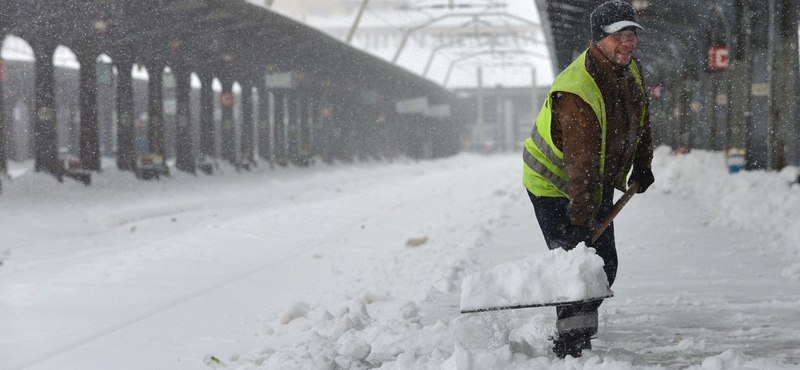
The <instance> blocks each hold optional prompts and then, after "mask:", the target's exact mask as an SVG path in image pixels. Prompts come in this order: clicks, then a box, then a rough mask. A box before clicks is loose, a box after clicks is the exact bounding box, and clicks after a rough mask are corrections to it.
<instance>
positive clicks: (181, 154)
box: [173, 68, 196, 174]
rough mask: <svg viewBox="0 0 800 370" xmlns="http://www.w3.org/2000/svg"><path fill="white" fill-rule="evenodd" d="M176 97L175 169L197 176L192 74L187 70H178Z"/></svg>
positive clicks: (176, 70) (176, 74)
mask: <svg viewBox="0 0 800 370" xmlns="http://www.w3.org/2000/svg"><path fill="white" fill-rule="evenodd" d="M173 72H174V74H175V83H176V87H175V96H176V101H177V102H176V103H177V126H178V127H177V132H176V140H175V144H176V147H177V155H176V162H175V167H177V168H178V169H179V170H181V171H184V172H189V173H191V174H196V163H195V158H194V151H193V148H192V127H191V122H192V120H191V109H190V108H189V103H190V100H189V93H190V91H191V88H192V87H191V72H190V71H189V70H188V69H185V68H176V69H175V70H174V71H173Z"/></svg>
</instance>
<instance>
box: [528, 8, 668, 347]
mask: <svg viewBox="0 0 800 370" xmlns="http://www.w3.org/2000/svg"><path fill="white" fill-rule="evenodd" d="M590 20H591V28H592V42H591V45H590V47H589V49H587V50H586V51H585V52H584V53H583V54H581V55H580V56H579V57H578V58H577V59H576V60H575V61H574V62H573V63H572V64H571V65H570V66H569V67H567V68H566V69H565V70H564V71H563V72H561V73H560V74H559V75H558V76H557V77H556V79H555V81H554V82H553V85H552V87H551V88H550V92H549V93H548V96H547V99H546V100H545V103H544V107H543V108H542V110H541V112H540V113H539V117H538V118H537V120H536V124H535V126H534V128H533V132H532V133H531V137H530V138H528V139H527V140H526V141H525V149H524V150H523V159H524V162H525V165H524V166H523V183H524V184H525V187H526V188H527V189H528V195H529V196H530V199H531V202H532V203H533V208H534V211H535V213H536V218H537V220H538V222H539V225H540V227H541V229H542V234H543V235H544V238H545V241H546V243H547V246H548V248H550V249H555V248H563V249H566V250H570V249H572V248H574V247H575V246H576V245H577V244H579V243H580V242H584V243H585V244H586V246H588V247H592V248H595V249H596V250H597V254H598V255H599V256H600V257H602V258H603V261H604V262H605V266H604V270H605V273H606V275H607V277H608V284H609V286H611V284H613V283H614V278H615V276H616V272H617V252H616V246H615V242H614V226H613V224H612V225H610V226H609V227H608V228H607V229H606V230H605V231H604V232H603V234H601V235H600V237H599V238H598V240H597V241H596V242H594V243H592V241H591V235H592V230H593V228H594V227H595V226H596V225H597V224H598V223H599V222H600V221H601V220H602V219H603V218H604V217H605V216H606V215H607V214H608V212H609V210H610V208H611V206H612V205H613V201H614V188H617V189H620V190H625V185H626V182H625V180H626V177H627V175H628V172H629V171H630V169H631V167H632V168H633V171H632V172H631V175H630V178H629V179H628V181H627V185H628V186H630V185H631V184H633V183H634V182H637V183H639V186H640V187H639V190H638V192H639V193H643V192H644V191H645V190H647V188H648V187H649V186H650V185H651V184H652V183H653V182H654V181H655V179H654V177H653V172H652V171H651V169H650V162H651V161H652V158H653V145H652V139H651V135H650V116H649V113H648V109H647V106H648V99H647V96H646V94H645V90H644V88H643V86H644V84H643V82H642V77H641V72H640V69H639V66H638V64H637V62H636V60H635V59H634V58H633V51H634V49H635V48H636V41H637V35H636V32H637V30H642V29H643V28H642V26H640V25H639V24H638V23H636V19H635V16H634V9H633V7H632V6H631V5H630V4H628V3H625V2H622V1H608V2H605V3H603V4H601V5H600V6H598V7H597V8H596V9H595V10H594V11H593V12H592V14H591V17H590ZM600 303H601V301H595V302H592V303H587V304H576V305H570V306H561V307H558V308H557V315H558V320H557V322H556V328H557V330H558V337H557V338H555V339H554V341H553V342H554V343H553V352H554V353H555V354H556V355H557V356H558V357H560V358H564V357H566V356H567V355H571V356H573V357H579V356H580V355H581V351H582V350H583V349H591V337H592V336H593V335H594V334H596V333H597V318H598V316H597V309H598V308H599V306H600Z"/></svg>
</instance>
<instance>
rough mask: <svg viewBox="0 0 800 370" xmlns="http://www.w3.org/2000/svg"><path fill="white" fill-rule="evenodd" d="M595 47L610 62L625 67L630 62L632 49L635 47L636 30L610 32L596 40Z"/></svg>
mask: <svg viewBox="0 0 800 370" xmlns="http://www.w3.org/2000/svg"><path fill="white" fill-rule="evenodd" d="M597 48H598V49H600V51H601V52H602V53H603V55H605V56H606V58H608V60H610V61H611V62H612V63H614V64H616V65H618V66H620V67H625V66H627V65H628V64H630V63H631V58H632V57H633V49H636V31H634V30H622V31H619V32H616V33H612V34H610V35H608V36H606V37H604V38H603V39H602V40H600V41H598V42H597Z"/></svg>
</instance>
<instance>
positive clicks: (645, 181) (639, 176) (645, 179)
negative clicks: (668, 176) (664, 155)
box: [628, 168, 656, 194]
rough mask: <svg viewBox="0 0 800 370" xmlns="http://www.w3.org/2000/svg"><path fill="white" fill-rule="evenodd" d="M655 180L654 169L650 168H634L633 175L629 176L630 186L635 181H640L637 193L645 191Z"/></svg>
mask: <svg viewBox="0 0 800 370" xmlns="http://www.w3.org/2000/svg"><path fill="white" fill-rule="evenodd" d="M655 181H656V178H655V177H654V176H653V170H651V169H649V168H645V169H642V170H637V169H634V170H633V172H632V173H631V176H630V177H629V178H628V186H631V185H632V184H633V183H634V182H638V183H639V191H637V193H639V194H641V193H644V192H645V191H646V190H647V188H649V187H650V185H653V183H654V182H655Z"/></svg>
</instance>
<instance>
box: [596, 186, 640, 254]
mask: <svg viewBox="0 0 800 370" xmlns="http://www.w3.org/2000/svg"><path fill="white" fill-rule="evenodd" d="M637 191H639V183H638V182H634V183H633V184H631V187H629V188H628V190H627V191H626V192H625V194H622V197H620V198H619V200H617V202H616V203H614V206H613V207H611V211H609V212H608V216H606V218H605V219H603V222H601V223H600V225H598V226H597V227H596V228H595V229H594V232H593V233H592V243H594V242H596V241H597V238H599V237H600V235H602V234H603V231H606V228H607V227H608V225H611V221H614V217H617V215H618V214H619V212H620V211H622V207H625V205H626V204H628V201H629V200H631V198H633V195H634V194H636V192H637Z"/></svg>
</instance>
